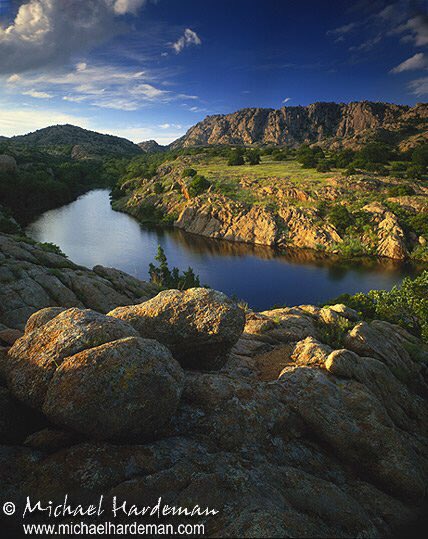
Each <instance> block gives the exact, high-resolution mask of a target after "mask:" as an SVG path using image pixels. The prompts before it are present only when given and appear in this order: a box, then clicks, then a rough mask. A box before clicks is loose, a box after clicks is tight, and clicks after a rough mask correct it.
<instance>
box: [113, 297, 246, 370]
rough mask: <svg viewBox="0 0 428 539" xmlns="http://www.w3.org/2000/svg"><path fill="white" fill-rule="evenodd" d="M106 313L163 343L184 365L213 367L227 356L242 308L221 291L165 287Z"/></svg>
mask: <svg viewBox="0 0 428 539" xmlns="http://www.w3.org/2000/svg"><path fill="white" fill-rule="evenodd" d="M108 316H110V317H114V318H119V319H121V320H124V321H125V322H127V323H129V324H130V325H131V326H133V327H134V328H135V329H136V330H137V331H138V333H139V335H140V336H141V337H143V338H153V339H156V340H157V341H159V342H161V343H163V344H165V345H166V346H168V348H169V349H170V350H171V352H172V354H173V356H174V357H175V358H176V359H177V360H178V361H179V362H180V363H181V365H182V366H183V367H185V368H190V369H198V370H215V369H219V368H221V367H222V366H223V365H224V363H225V362H226V360H227V355H228V352H229V351H230V349H231V348H232V346H233V345H234V344H235V343H236V341H237V340H238V339H239V337H240V335H241V333H242V331H243V328H244V324H245V314H244V311H243V310H242V309H241V308H240V307H238V305H237V304H236V303H235V302H233V301H232V300H230V299H229V298H228V297H227V296H225V295H224V294H222V293H221V292H217V291H215V290H210V289H206V288H192V289H189V290H186V291H184V292H180V291H179V290H166V291H164V292H161V293H160V294H158V295H157V296H156V297H154V298H152V299H151V300H149V301H146V302H145V303H142V304H140V305H133V306H127V307H118V308H116V309H114V310H113V311H111V312H110V313H108Z"/></svg>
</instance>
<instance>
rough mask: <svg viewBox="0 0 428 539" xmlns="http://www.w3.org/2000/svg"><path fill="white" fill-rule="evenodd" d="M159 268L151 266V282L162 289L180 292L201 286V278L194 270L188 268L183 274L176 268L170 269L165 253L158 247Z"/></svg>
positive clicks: (156, 258)
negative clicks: (175, 289) (172, 289)
mask: <svg viewBox="0 0 428 539" xmlns="http://www.w3.org/2000/svg"><path fill="white" fill-rule="evenodd" d="M155 260H156V262H158V263H159V265H158V266H155V265H154V264H152V263H151V264H149V275H150V282H152V283H154V284H156V285H158V286H160V287H161V288H177V289H178V290H187V289H188V288H195V287H199V286H201V283H200V280H199V277H198V276H197V275H195V272H194V271H193V269H192V268H190V267H189V268H188V269H187V270H186V271H184V272H183V273H180V270H179V269H178V268H176V267H174V268H172V270H170V269H169V266H168V260H167V258H166V255H165V251H164V250H163V249H162V247H161V246H160V245H158V251H157V254H156V256H155Z"/></svg>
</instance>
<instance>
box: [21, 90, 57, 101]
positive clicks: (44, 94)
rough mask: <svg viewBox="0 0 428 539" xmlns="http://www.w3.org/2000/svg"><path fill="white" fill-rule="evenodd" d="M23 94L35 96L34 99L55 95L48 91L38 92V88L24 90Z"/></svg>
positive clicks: (48, 97)
mask: <svg viewBox="0 0 428 539" xmlns="http://www.w3.org/2000/svg"><path fill="white" fill-rule="evenodd" d="M22 95H29V96H30V97H34V99H51V98H52V97H53V95H52V94H48V93H47V92H37V91H36V90H26V91H25V92H22Z"/></svg>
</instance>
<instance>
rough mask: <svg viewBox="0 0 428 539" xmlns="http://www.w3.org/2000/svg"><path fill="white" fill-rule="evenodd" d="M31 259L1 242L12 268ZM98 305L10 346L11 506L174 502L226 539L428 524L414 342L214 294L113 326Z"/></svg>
mask: <svg viewBox="0 0 428 539" xmlns="http://www.w3.org/2000/svg"><path fill="white" fill-rule="evenodd" d="M22 243H23V242H22V241H17V240H15V239H13V238H12V237H10V236H8V237H6V238H5V239H3V242H2V243H1V244H0V249H1V253H2V254H3V255H4V256H5V257H6V259H7V260H8V261H9V264H10V263H11V261H13V260H14V259H15V257H16V259H17V261H18V262H19V261H20V260H21V261H22V260H25V259H26V258H28V256H29V254H32V255H33V256H34V255H35V253H31V249H29V248H28V247H25V246H24V245H22ZM3 260H4V259H3ZM3 260H2V261H3ZM53 262H55V261H53V260H51V262H50V266H51V267H52V263H53ZM39 263H40V265H41V266H42V267H43V264H41V261H39ZM2 267H3V266H2ZM111 271H112V272H113V274H114V275H117V274H116V273H114V272H115V271H116V270H111ZM45 273H49V267H46V269H45ZM75 277H76V280H79V279H80V276H79V275H78V274H76V276H75ZM81 277H82V284H81V285H80V287H79V289H80V290H85V289H86V285H85V284H84V283H85V282H86V280H87V278H88V277H87V275H86V274H85V275H82V276H81ZM121 279H125V280H126V276H124V275H123V274H121ZM134 284H135V283H134ZM139 288H140V289H141V288H144V283H140V286H139ZM9 290H10V289H9ZM9 295H10V292H9V291H8V289H7V288H6V289H5V288H4V286H2V287H1V290H0V298H1V300H2V301H3V298H4V297H6V298H7V297H8V296H9ZM90 297H91V294H90V293H89V294H88V295H87V296H86V300H84V299H83V298H82V306H79V307H73V308H70V309H67V308H65V307H66V306H64V307H61V306H58V302H56V303H55V305H56V306H55V307H47V308H44V309H42V310H39V311H37V310H36V309H33V314H32V315H31V316H30V317H29V319H28V320H27V321H26V323H25V328H24V330H25V331H24V332H22V331H18V330H11V329H5V328H4V329H3V330H1V331H0V340H1V342H2V344H3V345H4V347H3V348H0V380H2V382H0V403H1V406H0V433H1V436H2V444H3V445H0V480H1V484H2V489H1V492H0V503H1V506H3V504H4V503H5V502H6V501H13V503H15V504H16V506H17V514H19V512H20V511H21V510H22V508H23V506H24V504H25V499H26V497H27V496H30V497H31V498H32V499H34V500H40V501H41V503H42V504H43V505H44V504H47V503H48V502H49V501H50V500H53V501H54V502H55V503H61V502H62V501H63V500H64V495H65V494H67V495H68V501H69V503H70V504H73V505H77V504H83V505H84V504H89V503H93V502H94V500H96V499H97V498H99V497H100V495H103V496H104V499H105V501H106V507H107V506H108V504H109V502H110V501H111V500H112V498H113V496H117V497H118V498H119V499H123V500H126V501H127V502H128V503H129V504H136V505H137V506H140V507H141V506H147V505H151V506H153V504H154V503H156V502H157V500H158V498H159V497H161V498H162V500H163V503H166V504H169V505H173V506H181V507H190V508H191V507H194V506H195V504H198V505H199V506H200V507H210V508H214V509H215V510H216V511H218V513H217V514H216V515H212V514H211V515H208V516H203V517H202V518H201V519H200V520H199V522H201V523H203V524H204V525H205V527H206V528H205V533H206V534H207V535H208V536H214V537H344V538H347V537H349V538H352V537H387V536H392V535H393V534H394V533H396V532H397V530H399V529H404V528H406V526H408V525H409V523H411V522H412V521H413V520H414V519H415V518H417V517H418V515H419V514H420V513H421V511H422V510H423V507H424V506H423V504H424V500H425V497H426V488H425V485H426V479H427V476H428V451H427V446H428V432H427V425H428V408H427V394H428V385H427V382H428V379H427V370H426V359H427V358H426V356H425V358H423V357H422V354H423V353H424V348H423V346H424V345H423V344H422V343H421V342H420V341H419V340H418V339H417V338H416V337H414V336H412V335H410V334H409V333H407V332H406V331H405V330H403V329H402V328H401V327H399V326H394V325H392V324H389V323H386V322H383V321H379V320H374V321H372V322H370V323H367V322H365V321H363V320H361V319H360V317H359V314H358V313H357V312H355V311H353V310H352V309H349V308H347V307H345V306H344V305H334V306H331V307H324V308H319V307H316V306H311V305H301V306H299V307H290V308H283V309H274V310H272V311H265V312H262V313H255V312H247V313H244V312H243V310H242V309H241V308H240V307H239V306H237V305H236V304H235V303H234V302H233V301H231V300H230V299H228V298H227V297H226V296H224V294H221V293H220V292H216V291H214V290H207V289H201V288H196V289H191V290H188V291H184V292H180V291H174V290H172V291H171V290H168V291H163V292H161V293H159V294H158V295H157V296H155V297H153V298H151V299H149V300H148V301H144V300H143V301H142V303H140V304H137V305H128V306H120V305H121V301H122V300H119V303H118V304H117V305H116V306H115V307H117V308H114V309H113V310H112V311H110V312H108V314H107V315H105V314H102V313H100V312H99V311H98V312H97V310H91V309H85V308H84V306H87V305H85V302H86V301H89V300H90ZM27 301H28V302H30V301H32V300H31V298H28V299H27ZM31 306H32V307H34V305H33V304H32V305H31ZM34 310H36V312H34ZM21 327H23V326H21ZM110 505H111V504H110ZM106 515H107V513H106V514H104V515H103V517H102V518H103V519H104V520H105V518H106ZM34 516H35V515H32V518H34ZM8 518H9V521H8V522H9V524H10V523H11V522H12V520H11V517H8ZM107 518H108V516H107ZM62 522H64V520H62ZM65 522H67V520H65ZM87 522H89V523H93V522H96V521H95V520H94V519H89V518H88V520H87ZM118 522H121V523H123V522H127V520H126V519H125V518H124V517H119V518H118ZM162 522H163V523H171V522H172V523H175V524H177V523H178V522H183V519H180V518H178V517H175V518H167V519H165V520H164V521H162ZM187 522H188V521H187ZM21 525H22V522H21Z"/></svg>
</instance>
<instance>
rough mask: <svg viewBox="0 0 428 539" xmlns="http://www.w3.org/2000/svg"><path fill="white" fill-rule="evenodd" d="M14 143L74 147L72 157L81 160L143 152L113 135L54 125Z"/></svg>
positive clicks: (46, 146)
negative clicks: (106, 155)
mask: <svg viewBox="0 0 428 539" xmlns="http://www.w3.org/2000/svg"><path fill="white" fill-rule="evenodd" d="M9 141H10V142H12V143H19V144H24V145H29V146H33V147H37V148H48V147H58V146H72V148H71V156H72V157H74V158H76V159H80V158H86V157H94V156H103V155H105V154H108V155H123V156H128V155H138V154H141V153H142V150H141V149H140V148H139V147H138V146H137V145H136V144H134V143H133V142H131V141H129V140H127V139H125V138H120V137H115V136H113V135H103V134H101V133H97V132H95V131H88V130H87V129H82V128H81V127H77V126H74V125H68V124H66V125H54V126H51V127H46V128H44V129H39V130H38V131H34V132H33V133H28V134H27V135H20V136H16V137H12V138H10V139H9Z"/></svg>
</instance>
